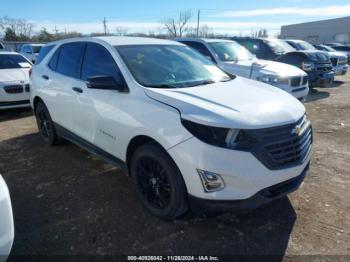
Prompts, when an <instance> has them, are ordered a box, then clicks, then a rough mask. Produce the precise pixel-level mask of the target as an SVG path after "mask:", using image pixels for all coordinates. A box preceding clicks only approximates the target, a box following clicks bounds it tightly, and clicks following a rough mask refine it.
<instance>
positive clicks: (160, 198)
mask: <svg viewBox="0 0 350 262" xmlns="http://www.w3.org/2000/svg"><path fill="white" fill-rule="evenodd" d="M130 172H131V177H132V178H133V180H134V184H135V187H136V191H137V194H138V196H139V198H140V199H141V201H142V203H143V205H144V206H145V208H146V209H147V210H148V211H149V212H150V213H151V214H153V215H154V216H157V217H159V218H162V219H169V220H171V219H175V218H177V217H179V216H180V215H182V214H184V213H185V212H186V211H187V210H188V203H187V190H186V186H185V182H184V181H183V178H182V175H181V173H180V170H179V169H178V168H177V166H176V164H175V163H174V161H173V160H172V159H171V157H170V156H169V155H168V154H167V152H166V151H165V150H164V149H162V148H161V147H160V146H158V145H157V144H155V143H149V144H146V145H143V146H141V147H139V148H138V149H137V150H136V152H135V153H134V154H133V156H132V159H131V167H130Z"/></svg>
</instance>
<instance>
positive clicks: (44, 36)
mask: <svg viewBox="0 0 350 262" xmlns="http://www.w3.org/2000/svg"><path fill="white" fill-rule="evenodd" d="M37 39H38V41H40V42H50V41H53V40H55V35H54V34H51V33H49V32H48V31H47V29H46V28H45V27H43V28H42V29H41V31H40V33H39V34H38V35H37Z"/></svg>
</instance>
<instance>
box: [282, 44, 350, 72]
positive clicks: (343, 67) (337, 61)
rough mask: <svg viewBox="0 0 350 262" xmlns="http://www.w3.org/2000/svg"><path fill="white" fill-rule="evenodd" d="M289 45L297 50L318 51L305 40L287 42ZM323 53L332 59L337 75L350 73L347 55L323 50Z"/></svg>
mask: <svg viewBox="0 0 350 262" xmlns="http://www.w3.org/2000/svg"><path fill="white" fill-rule="evenodd" d="M285 41H286V42H287V43H288V44H290V45H291V46H293V47H294V48H295V49H296V50H303V51H308V50H309V51H317V50H319V49H317V48H316V47H314V46H313V45H312V44H310V43H308V42H306V41H303V40H290V39H288V40H285ZM321 52H325V53H327V54H328V55H330V57H331V62H332V67H333V71H334V72H335V74H336V75H345V74H346V72H347V71H348V68H349V66H348V57H347V55H345V54H343V53H340V52H337V51H324V50H321Z"/></svg>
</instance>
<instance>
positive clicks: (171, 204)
mask: <svg viewBox="0 0 350 262" xmlns="http://www.w3.org/2000/svg"><path fill="white" fill-rule="evenodd" d="M31 82H32V92H31V105H32V107H33V109H34V112H35V116H36V119H37V123H38V128H39V132H40V134H41V136H42V138H43V140H44V141H45V142H46V143H47V144H50V145H53V144H57V143H58V142H59V141H61V139H62V138H64V139H66V140H69V141H71V142H73V143H75V144H77V145H79V146H81V147H83V148H84V149H86V150H88V151H90V152H92V153H94V154H97V155H99V156H100V157H102V158H104V159H105V160H107V161H109V162H111V163H113V164H116V165H118V166H120V167H121V168H122V169H124V170H125V172H126V173H128V174H129V175H130V177H131V178H132V180H133V181H134V183H135V187H136V191H137V194H138V196H139V198H140V200H141V201H142V203H143V205H144V206H145V207H146V209H147V210H148V211H149V212H151V213H152V214H153V215H156V216H158V217H160V218H165V219H174V218H176V217H178V216H180V215H181V214H183V213H185V212H186V211H187V210H189V209H191V210H194V211H198V210H199V211H212V212H219V211H224V210H227V209H234V208H254V207H257V206H260V205H262V204H264V203H267V202H269V201H271V200H274V199H277V198H280V197H282V196H285V195H286V194H287V193H290V192H292V191H294V190H296V189H297V188H298V187H299V185H300V184H301V183H302V181H303V179H304V177H305V174H306V173H307V169H308V166H309V161H310V151H311V147H312V145H311V144H312V128H311V124H310V122H309V120H308V119H307V117H306V115H305V108H304V106H303V105H302V104H301V103H300V102H299V101H298V100H297V99H296V98H294V97H293V96H291V95H290V94H288V93H286V92H284V91H282V90H279V89H277V88H275V87H273V86H270V85H267V84H265V83H262V82H258V81H255V80H250V79H246V78H242V77H238V76H233V75H228V74H226V73H224V72H223V71H222V70H220V69H219V68H218V67H217V66H216V65H215V64H213V63H212V62H211V61H210V60H209V59H207V58H205V57H204V56H202V55H201V54H200V53H198V52H196V51H194V50H193V49H191V48H189V47H187V46H185V45H184V44H181V43H178V42H174V41H168V40H159V39H151V38H136V37H135V38H134V37H101V38H79V39H69V40H62V41H59V42H53V43H50V44H48V45H47V46H45V47H43V49H42V52H41V54H40V61H39V62H38V64H37V65H35V66H34V67H33V70H32V75H31Z"/></svg>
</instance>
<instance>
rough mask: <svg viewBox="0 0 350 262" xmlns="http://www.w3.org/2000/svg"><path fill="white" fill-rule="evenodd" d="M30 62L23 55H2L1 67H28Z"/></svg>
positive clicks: (0, 57) (0, 58)
mask: <svg viewBox="0 0 350 262" xmlns="http://www.w3.org/2000/svg"><path fill="white" fill-rule="evenodd" d="M28 67H31V65H30V63H29V62H28V61H27V60H26V59H25V58H24V57H22V56H21V55H8V54H1V55H0V69H13V68H28Z"/></svg>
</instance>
